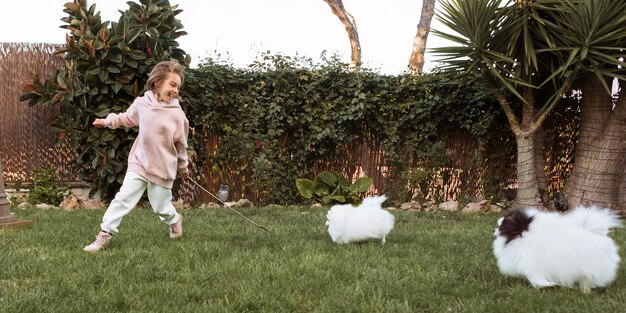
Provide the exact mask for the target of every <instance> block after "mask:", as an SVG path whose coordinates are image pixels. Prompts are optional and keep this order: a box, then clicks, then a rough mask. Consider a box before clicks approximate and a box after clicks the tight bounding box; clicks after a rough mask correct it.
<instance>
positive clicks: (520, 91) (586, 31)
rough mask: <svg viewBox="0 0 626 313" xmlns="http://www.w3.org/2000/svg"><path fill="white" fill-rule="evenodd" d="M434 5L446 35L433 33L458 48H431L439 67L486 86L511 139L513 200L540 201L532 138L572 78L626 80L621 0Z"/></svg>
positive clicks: (625, 7)
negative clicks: (515, 188) (439, 60)
mask: <svg viewBox="0 0 626 313" xmlns="http://www.w3.org/2000/svg"><path fill="white" fill-rule="evenodd" d="M441 8H442V9H441V10H440V12H439V13H438V15H437V18H438V19H439V20H440V21H441V22H442V23H443V24H444V25H445V26H447V27H448V28H450V29H451V30H452V31H453V33H445V32H441V31H436V30H433V33H434V34H435V35H437V36H441V37H443V38H446V39H448V40H450V41H452V42H454V43H456V44H458V46H451V47H441V48H435V49H432V51H433V52H434V53H436V54H440V55H442V56H444V57H445V59H444V60H445V62H447V64H446V66H444V67H443V69H444V70H450V71H458V72H459V73H461V74H463V75H468V76H469V77H470V78H472V79H481V80H484V81H485V82H486V83H487V84H488V86H489V88H490V90H491V91H492V92H493V94H494V95H495V97H496V98H497V100H498V102H499V103H500V106H501V107H502V109H503V110H504V112H505V114H506V117H507V119H508V122H509V126H510V128H511V131H512V132H513V134H514V135H515V138H516V142H517V179H518V194H517V198H516V199H515V201H514V203H513V204H514V206H540V205H541V202H540V198H539V188H538V187H539V186H538V183H537V182H538V176H537V175H538V174H537V170H536V168H535V166H534V165H535V145H534V136H535V134H536V132H537V131H538V130H539V129H540V127H541V125H542V124H543V122H544V120H545V119H546V117H547V116H548V114H549V113H550V111H551V110H552V109H553V108H554V107H555V106H556V105H557V104H558V102H559V100H560V99H561V98H562V97H563V96H564V95H565V94H566V93H567V92H568V91H569V90H570V89H571V88H572V87H573V86H574V83H576V82H578V81H579V78H582V77H588V76H589V75H588V74H591V75H593V76H594V77H596V78H597V82H598V84H599V86H602V87H603V88H601V90H602V89H604V90H603V91H602V92H605V93H607V94H609V95H610V88H609V84H608V83H607V80H606V78H607V77H614V78H618V79H621V80H623V79H624V78H625V76H624V75H623V74H624V73H623V69H622V68H621V67H624V66H625V65H626V64H625V63H624V62H623V61H622V60H623V59H621V60H620V57H623V56H624V55H623V54H624V53H623V51H622V50H621V49H620V47H623V46H624V39H625V38H626V32H624V31H623V29H624V27H625V26H626V17H625V16H626V15H625V13H626V1H625V0H594V1H580V0H516V1H513V0H472V1H464V0H445V1H443V2H442V4H441ZM583 83H584V81H583ZM596 86H598V85H596ZM584 97H585V96H584V95H583V98H584ZM621 171H622V172H623V168H622V170H621ZM620 173H621V172H620Z"/></svg>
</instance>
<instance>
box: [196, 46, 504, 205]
mask: <svg viewBox="0 0 626 313" xmlns="http://www.w3.org/2000/svg"><path fill="white" fill-rule="evenodd" d="M188 73H189V74H188V75H187V78H186V83H185V86H184V97H185V98H186V99H187V102H186V104H185V109H186V110H187V112H188V117H189V119H190V123H191V126H192V127H193V129H194V131H193V132H192V133H193V136H192V138H191V144H192V149H193V150H194V151H195V152H196V154H195V155H194V156H193V159H194V164H195V166H196V168H195V169H194V170H195V172H196V173H197V174H198V175H199V176H200V177H201V178H202V180H203V181H204V182H205V183H207V184H208V185H211V186H216V185H219V184H220V183H228V184H229V185H230V186H231V191H234V194H235V197H236V198H239V197H246V198H249V199H254V200H256V201H258V202H262V203H280V204H285V203H294V202H300V201H302V200H303V199H302V198H301V197H299V196H298V192H297V189H296V186H295V179H297V178H313V177H314V175H315V174H316V173H318V172H320V171H324V170H329V171H335V172H339V173H344V175H346V177H347V178H348V179H349V180H354V179H356V178H358V177H361V176H368V177H372V178H373V179H374V186H373V188H372V189H371V191H370V192H372V193H385V194H387V195H388V196H390V198H391V199H392V201H396V202H398V201H407V200H411V199H415V198H418V199H419V198H421V199H431V200H435V201H443V200H450V199H458V198H459V197H463V196H468V197H469V196H473V195H478V194H481V195H485V194H488V195H495V193H497V191H498V190H501V189H503V188H504V187H505V185H506V184H507V183H508V182H510V181H511V179H512V177H511V168H512V167H513V166H514V161H513V160H512V159H511V157H512V156H513V155H514V154H513V152H514V151H513V150H512V149H514V146H513V145H512V143H511V141H510V136H509V135H508V132H507V128H506V120H505V119H504V118H503V116H502V114H501V113H500V110H499V108H498V106H497V104H496V103H495V102H494V100H493V99H492V98H491V97H490V96H489V94H488V92H487V91H486V90H485V89H484V88H483V87H482V86H480V85H468V84H466V83H465V82H463V81H458V80H456V79H454V78H453V77H450V76H445V75H438V74H430V75H424V76H411V75H399V76H387V75H380V74H378V73H375V72H371V71H367V70H364V71H360V72H350V71H349V70H348V67H347V66H346V65H345V64H341V63H338V62H336V61H335V60H326V61H325V62H324V63H322V64H313V65H311V64H310V61H308V62H307V60H303V59H298V58H292V57H286V56H281V55H269V54H266V55H263V57H262V58H261V60H260V61H257V62H255V63H253V64H252V65H251V66H250V68H248V69H240V68H234V67H233V66H231V65H229V64H228V63H226V62H218V61H215V60H213V59H207V60H206V61H205V62H204V63H203V64H201V65H200V66H199V67H198V68H196V69H192V70H190V71H189V72H188Z"/></svg>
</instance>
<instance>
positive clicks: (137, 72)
mask: <svg viewBox="0 0 626 313" xmlns="http://www.w3.org/2000/svg"><path fill="white" fill-rule="evenodd" d="M140 2H141V3H140V4H138V3H134V2H128V5H129V8H128V9H127V10H126V11H125V12H123V13H122V14H121V16H120V18H119V21H118V22H117V23H115V22H113V23H109V22H108V21H106V22H103V21H102V20H101V18H100V12H97V11H96V6H95V5H91V6H90V7H89V9H87V1H86V0H74V2H73V3H66V4H65V9H64V10H63V12H65V13H67V14H68V16H67V17H64V18H63V19H62V21H63V22H65V24H64V25H62V26H61V27H62V28H65V29H67V30H68V31H69V33H68V34H67V35H66V43H65V45H64V46H63V47H62V48H60V49H58V50H57V51H56V53H59V54H64V58H65V61H66V62H65V66H64V67H62V68H59V69H57V70H56V71H55V73H54V74H53V75H52V76H50V77H49V78H47V79H46V80H45V81H44V82H43V83H41V82H40V81H38V80H37V79H36V80H35V81H34V82H33V83H32V84H29V85H27V86H25V87H24V93H23V94H22V96H21V97H20V101H26V100H28V104H29V105H31V106H32V105H36V104H43V105H59V106H60V115H59V116H58V117H55V118H54V119H52V120H51V121H50V125H51V126H52V127H53V128H55V129H57V130H58V131H59V139H60V140H67V141H68V142H69V144H70V147H71V149H72V151H73V152H74V153H75V154H76V165H77V166H78V168H79V169H80V170H81V171H82V173H81V177H80V178H81V179H85V180H87V181H93V182H94V183H95V188H93V189H92V192H97V191H100V192H101V195H102V196H103V197H105V198H111V197H112V196H113V194H114V192H115V191H116V190H117V189H119V186H120V185H121V183H122V179H123V176H124V173H125V168H126V161H127V160H126V158H127V156H128V152H129V151H130V147H131V145H132V142H133V140H134V139H135V136H136V131H134V130H128V129H118V130H109V129H98V128H95V127H92V125H91V123H92V122H93V120H94V119H95V118H97V117H105V116H106V115H107V114H108V113H110V112H123V111H125V110H126V109H127V108H128V106H129V105H130V104H131V103H132V101H133V100H134V99H135V98H136V97H137V96H139V95H141V94H143V92H144V90H145V83H146V81H147V79H148V73H149V71H150V70H151V69H152V67H153V66H154V65H155V64H156V63H158V62H159V61H162V60H170V59H176V60H179V61H180V62H181V63H183V64H189V62H190V59H189V57H188V56H187V55H186V53H185V51H183V50H181V49H179V48H178V43H177V42H176V39H177V38H178V37H180V36H182V35H185V34H186V33H185V32H184V31H181V29H182V28H183V26H182V24H181V22H180V20H178V19H177V18H176V15H178V14H179V13H180V12H182V10H179V9H177V6H171V5H170V3H169V1H167V0H141V1H140ZM109 24H110V25H109Z"/></svg>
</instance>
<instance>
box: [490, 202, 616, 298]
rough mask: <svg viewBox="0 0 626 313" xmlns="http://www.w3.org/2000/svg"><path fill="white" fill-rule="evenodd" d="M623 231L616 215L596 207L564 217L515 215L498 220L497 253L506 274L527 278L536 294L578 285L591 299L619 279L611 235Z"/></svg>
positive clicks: (527, 211) (532, 212) (530, 213)
mask: <svg viewBox="0 0 626 313" xmlns="http://www.w3.org/2000/svg"><path fill="white" fill-rule="evenodd" d="M621 226H622V225H621V222H620V220H619V216H618V215H617V214H615V213H613V212H612V211H610V210H608V209H599V208H597V207H589V208H586V207H577V208H576V209H575V210H574V211H573V212H571V213H569V214H566V215H562V214H559V213H555V212H540V211H538V210H535V209H517V210H511V211H510V212H509V213H508V214H507V215H506V216H504V217H502V218H500V220H498V228H496V230H495V231H494V235H495V237H496V239H495V241H494V242H493V251H494V254H495V256H496V258H497V261H498V268H499V269H500V272H501V273H502V274H505V275H510V276H521V277H525V278H526V279H528V281H529V282H530V283H531V285H532V286H533V287H535V288H541V287H550V286H557V285H558V286H564V287H570V288H571V287H575V286H576V285H577V284H578V285H579V287H580V289H581V290H582V291H583V292H585V293H587V292H590V290H591V289H592V288H597V287H605V286H607V285H608V284H609V283H611V282H612V281H613V279H614V278H615V273H616V271H617V267H618V265H619V262H620V257H619V255H618V251H617V247H616V245H615V243H614V242H613V240H612V239H611V238H610V237H609V236H608V232H609V229H610V228H613V227H621Z"/></svg>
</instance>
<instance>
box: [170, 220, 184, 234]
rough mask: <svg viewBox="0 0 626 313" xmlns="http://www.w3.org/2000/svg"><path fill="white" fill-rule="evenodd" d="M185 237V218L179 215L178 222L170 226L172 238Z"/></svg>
mask: <svg viewBox="0 0 626 313" xmlns="http://www.w3.org/2000/svg"><path fill="white" fill-rule="evenodd" d="M182 235H183V216H182V215H180V214H178V221H176V223H174V224H170V238H172V239H175V238H180V237H181V236H182Z"/></svg>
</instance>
